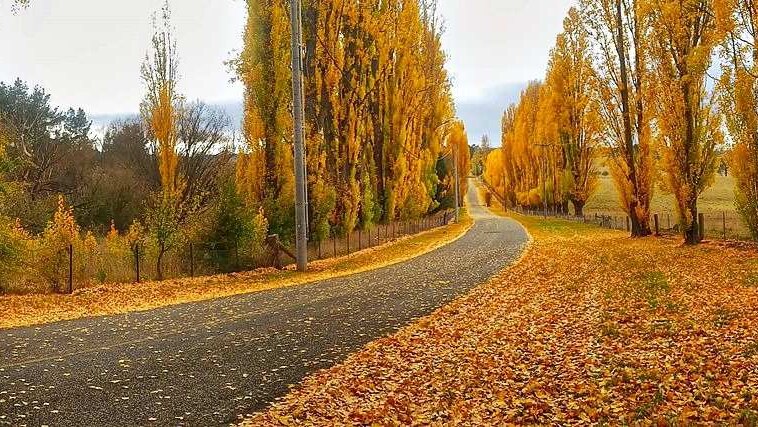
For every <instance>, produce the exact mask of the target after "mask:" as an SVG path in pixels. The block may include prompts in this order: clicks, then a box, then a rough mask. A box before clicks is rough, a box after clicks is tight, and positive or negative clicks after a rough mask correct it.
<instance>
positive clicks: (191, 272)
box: [189, 242, 195, 277]
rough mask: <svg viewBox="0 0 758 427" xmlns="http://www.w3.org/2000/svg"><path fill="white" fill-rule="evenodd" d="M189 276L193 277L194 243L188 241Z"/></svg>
mask: <svg viewBox="0 0 758 427" xmlns="http://www.w3.org/2000/svg"><path fill="white" fill-rule="evenodd" d="M189 250H190V254H189V255H190V277H195V245H194V244H193V243H191V242H190V247H189Z"/></svg>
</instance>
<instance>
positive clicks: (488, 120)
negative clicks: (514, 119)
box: [456, 82, 527, 146]
mask: <svg viewBox="0 0 758 427" xmlns="http://www.w3.org/2000/svg"><path fill="white" fill-rule="evenodd" d="M526 85H527V83H526V82H523V83H508V84H503V85H500V86H496V87H494V88H491V89H490V90H487V91H485V93H486V94H485V95H483V96H480V97H478V98H474V99H467V100H465V101H459V102H457V103H456V110H457V112H458V117H459V118H460V119H461V120H463V122H464V124H465V125H466V131H467V133H468V138H469V142H470V143H471V144H476V143H479V141H480V140H481V138H482V135H485V134H486V135H489V137H490V144H491V145H492V146H499V145H500V133H501V132H500V120H501V118H502V116H503V112H504V111H505V109H506V108H507V107H508V106H509V105H510V104H513V103H516V102H518V99H519V96H520V94H521V91H522V90H524V88H526Z"/></svg>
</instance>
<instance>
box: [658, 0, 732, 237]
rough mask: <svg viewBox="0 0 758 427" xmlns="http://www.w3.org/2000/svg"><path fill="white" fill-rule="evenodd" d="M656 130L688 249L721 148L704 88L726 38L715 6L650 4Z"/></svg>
mask: <svg viewBox="0 0 758 427" xmlns="http://www.w3.org/2000/svg"><path fill="white" fill-rule="evenodd" d="M651 3H652V4H650V5H649V11H650V14H651V28H652V30H651V35H652V37H653V38H654V39H655V40H656V43H651V48H650V52H651V58H652V63H653V66H654V76H655V79H654V80H655V85H654V86H653V87H652V91H653V94H654V96H653V99H655V100H656V102H655V107H656V124H657V126H656V129H657V130H658V133H657V134H656V137H657V138H658V140H659V141H658V142H659V145H660V146H661V148H662V149H663V154H664V155H663V165H664V169H665V171H666V174H667V181H666V183H667V184H668V186H667V188H668V189H669V190H670V191H672V192H673V194H674V196H675V197H676V200H677V210H678V212H679V217H680V222H681V224H682V225H683V227H682V228H683V233H684V235H685V240H686V242H687V243H697V242H698V241H699V240H700V239H701V236H699V232H698V218H697V216H698V210H697V199H698V197H699V196H700V194H702V192H703V191H704V190H705V189H707V188H708V187H709V186H710V185H711V184H712V181H713V175H714V174H715V172H716V150H717V148H719V146H721V145H722V144H723V135H722V133H721V117H720V114H719V112H717V111H716V109H715V100H716V97H715V96H713V95H712V94H710V93H709V91H708V88H707V86H706V73H707V70H708V68H709V67H710V64H711V58H712V56H713V52H714V49H715V48H716V46H717V45H718V44H719V43H720V42H721V41H722V40H723V38H724V30H723V28H721V27H720V26H719V20H718V19H717V17H716V13H717V10H714V7H713V6H714V2H713V1H707V0H698V1H692V0H690V1H680V0H670V1H660V0H657V1H654V2H653V1H651Z"/></svg>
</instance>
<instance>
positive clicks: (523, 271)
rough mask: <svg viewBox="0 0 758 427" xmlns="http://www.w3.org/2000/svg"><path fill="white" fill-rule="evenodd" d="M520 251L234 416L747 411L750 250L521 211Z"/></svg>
mask: <svg viewBox="0 0 758 427" xmlns="http://www.w3.org/2000/svg"><path fill="white" fill-rule="evenodd" d="M522 220H523V221H524V222H525V223H526V224H527V225H528V227H529V230H530V232H531V233H532V234H533V236H534V238H535V239H536V241H535V243H534V246H533V247H532V248H531V249H530V251H529V252H528V254H527V255H526V256H525V258H524V259H523V261H522V262H521V263H520V264H518V265H515V266H513V267H511V268H509V269H508V270H506V271H504V272H503V273H501V274H500V275H499V276H498V277H496V278H495V279H493V280H492V281H491V282H490V283H487V284H485V285H483V286H481V287H479V288H477V289H475V290H474V291H472V292H471V293H470V294H469V295H467V296H464V297H462V298H460V299H458V300H457V301H455V302H453V303H451V304H450V305H448V306H446V307H443V308H442V309H440V310H438V311H437V312H435V313H434V314H432V315H431V316H428V317H426V318H423V319H421V320H420V321H419V322H417V323H416V324H414V325H411V326H409V327H407V328H405V329H403V330H401V331H400V332H398V333H397V334H395V335H393V336H391V337H388V338H384V339H381V340H378V341H375V342H373V343H371V344H369V345H368V346H366V347H365V348H364V349H363V350H362V351H360V352H358V353H356V354H354V355H353V356H351V357H350V358H348V359H347V361H346V362H344V363H343V364H340V365H337V366H335V367H333V368H331V369H329V370H327V371H324V372H321V373H318V374H316V375H314V376H312V377H310V378H308V379H307V380H306V381H305V382H304V384H303V385H302V386H301V387H299V388H297V389H295V390H293V391H292V393H291V394H290V395H289V396H287V397H286V398H285V399H284V400H282V401H280V402H279V403H277V404H275V405H274V406H273V407H272V408H271V409H270V410H269V411H268V412H266V413H263V414H259V415H257V416H255V417H253V418H252V419H251V420H249V421H248V423H249V424H250V425H269V424H274V425H287V424H288V423H290V424H297V423H300V424H309V425H351V424H363V425H371V424H380V425H387V424H390V425H391V424H404V425H447V424H470V425H508V424H517V425H524V424H539V425H551V424H553V425H585V424H611V425H615V424H642V425H661V424H662V423H663V425H670V423H671V422H674V423H678V424H711V423H726V424H736V423H738V422H745V420H750V419H755V417H757V416H758V394H756V393H755V392H754V391H753V390H755V389H756V388H758V371H756V370H755V366H756V361H758V345H757V344H755V343H756V342H758V333H756V327H755V325H756V324H758V313H756V312H755V310H754V308H755V307H756V306H758V287H751V286H746V285H742V283H743V279H745V278H746V277H747V276H749V275H750V274H756V273H758V253H756V252H753V251H746V250H734V249H723V251H726V253H724V252H722V251H714V250H713V249H712V248H708V247H700V248H690V247H683V246H679V245H677V244H675V243H671V242H668V241H661V240H655V239H643V240H630V239H628V238H627V237H626V236H625V235H624V234H623V233H620V232H611V231H606V230H601V229H597V228H593V227H590V226H585V225H582V224H574V223H569V222H562V221H549V222H540V221H539V220H537V219H533V218H523V219H522Z"/></svg>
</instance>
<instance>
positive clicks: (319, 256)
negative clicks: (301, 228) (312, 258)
mask: <svg viewBox="0 0 758 427" xmlns="http://www.w3.org/2000/svg"><path fill="white" fill-rule="evenodd" d="M318 259H321V238H319V239H318Z"/></svg>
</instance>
